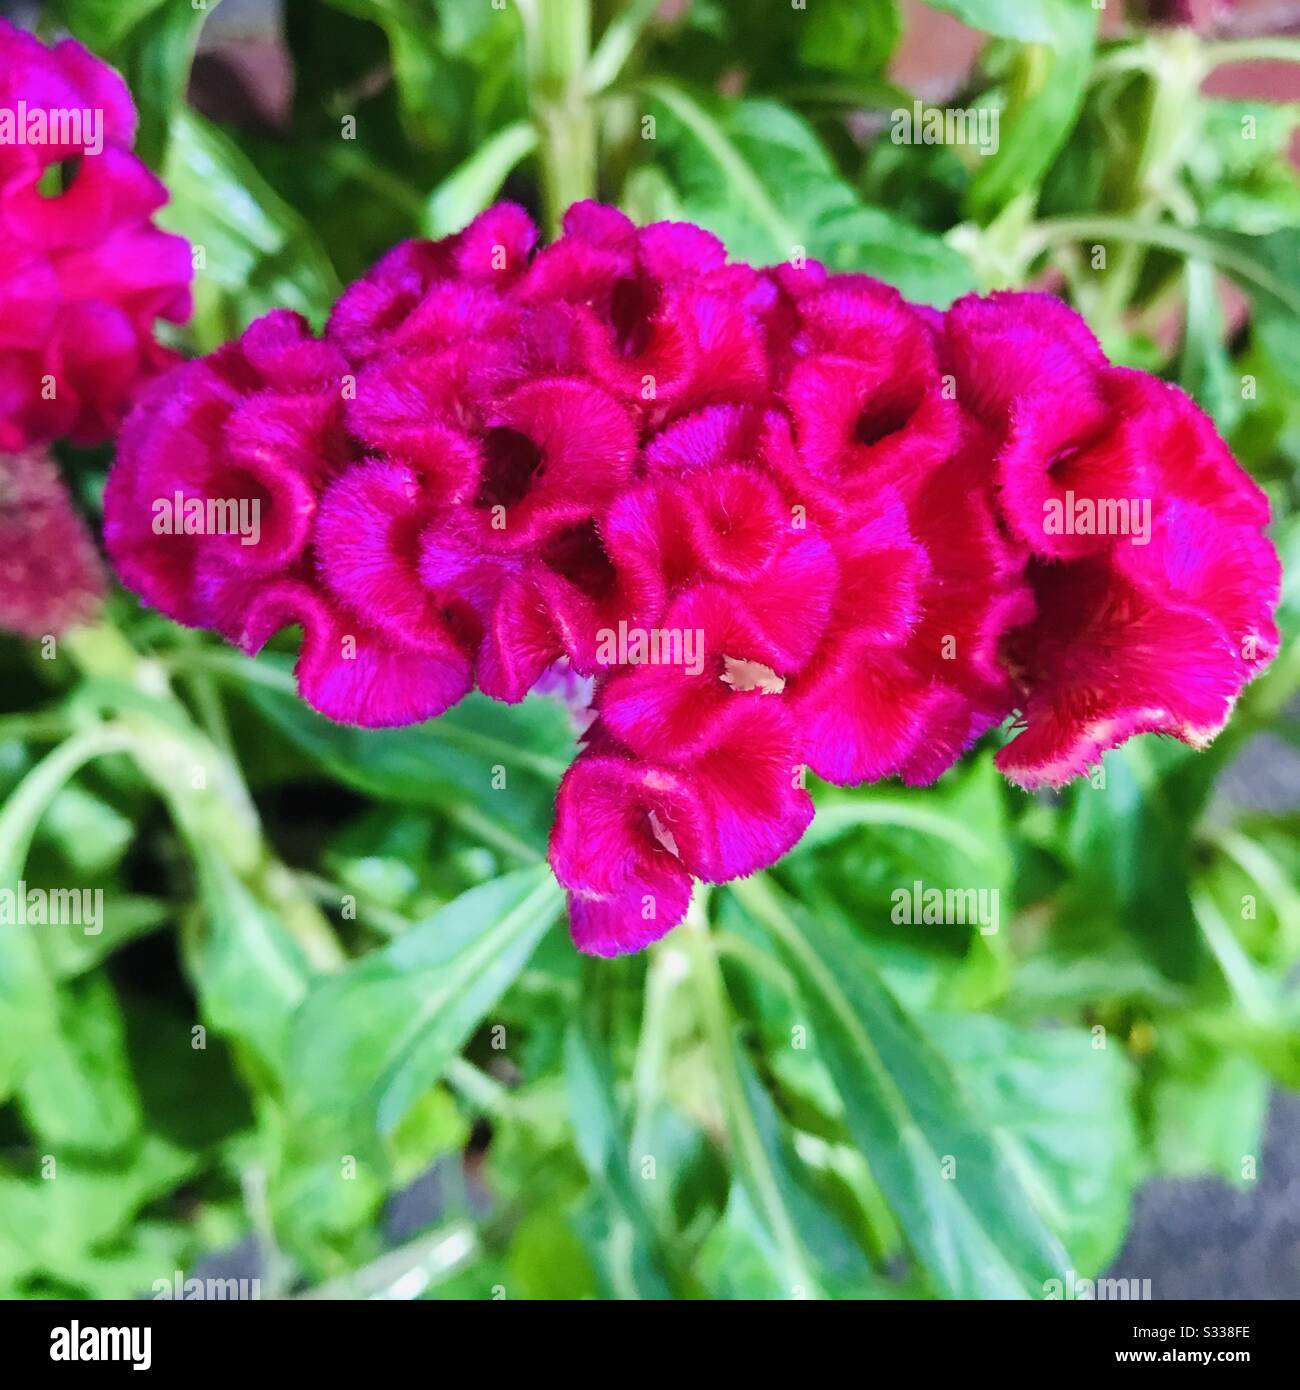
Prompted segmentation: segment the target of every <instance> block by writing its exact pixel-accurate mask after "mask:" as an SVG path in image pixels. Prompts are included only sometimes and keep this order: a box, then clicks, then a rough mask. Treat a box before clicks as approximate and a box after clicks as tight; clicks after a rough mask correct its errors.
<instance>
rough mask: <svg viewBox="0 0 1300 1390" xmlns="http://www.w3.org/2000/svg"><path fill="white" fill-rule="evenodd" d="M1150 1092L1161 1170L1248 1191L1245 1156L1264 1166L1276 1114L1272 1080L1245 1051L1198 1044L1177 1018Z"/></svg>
mask: <svg viewBox="0 0 1300 1390" xmlns="http://www.w3.org/2000/svg"><path fill="white" fill-rule="evenodd" d="M1158 1037H1159V1043H1160V1046H1159V1049H1158V1051H1157V1053H1156V1056H1155V1058H1154V1067H1153V1073H1152V1076H1151V1079H1150V1082H1149V1088H1148V1092H1147V1110H1148V1114H1149V1116H1150V1121H1149V1122H1150V1126H1151V1138H1152V1148H1153V1150H1154V1152H1155V1162H1156V1166H1157V1168H1158V1170H1159V1171H1160V1172H1162V1173H1167V1174H1169V1175H1170V1176H1171V1177H1179V1178H1190V1177H1203V1176H1205V1175H1206V1174H1208V1173H1213V1174H1216V1175H1217V1176H1219V1177H1222V1178H1225V1179H1227V1181H1228V1182H1231V1183H1234V1184H1236V1185H1237V1186H1242V1185H1243V1184H1244V1182H1245V1177H1244V1168H1243V1163H1242V1160H1243V1159H1250V1158H1254V1159H1255V1160H1256V1162H1257V1165H1258V1159H1259V1155H1260V1151H1261V1149H1262V1146H1263V1129H1264V1120H1265V1118H1266V1116H1267V1114H1268V1092H1269V1085H1268V1076H1267V1075H1266V1073H1265V1072H1264V1071H1263V1070H1262V1068H1261V1067H1260V1066H1259V1064H1258V1063H1257V1062H1255V1061H1254V1060H1253V1059H1252V1058H1250V1057H1248V1056H1245V1055H1243V1054H1241V1053H1225V1052H1224V1051H1222V1049H1221V1048H1220V1047H1218V1046H1216V1045H1213V1044H1209V1043H1206V1042H1205V1041H1203V1040H1198V1039H1197V1038H1196V1037H1195V1035H1194V1032H1193V1031H1192V1030H1191V1029H1189V1028H1187V1027H1180V1026H1179V1023H1178V1021H1177V1020H1176V1019H1171V1020H1170V1021H1169V1023H1168V1024H1162V1025H1161V1027H1160V1028H1159V1032H1158Z"/></svg>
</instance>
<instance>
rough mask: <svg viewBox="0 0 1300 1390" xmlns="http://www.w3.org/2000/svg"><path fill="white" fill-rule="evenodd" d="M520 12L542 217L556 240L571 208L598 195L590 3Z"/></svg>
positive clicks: (544, 2) (533, 2) (528, 3)
mask: <svg viewBox="0 0 1300 1390" xmlns="http://www.w3.org/2000/svg"><path fill="white" fill-rule="evenodd" d="M519 12H520V15H521V16H522V18H523V24H524V61H525V67H526V69H527V74H528V92H529V102H530V105H531V107H532V113H533V121H534V123H535V124H536V126H537V154H538V161H539V163H540V165H541V193H542V216H543V218H544V220H545V223H546V230H547V233H548V235H549V236H551V237H555V236H558V235H559V232H560V224H561V221H562V219H563V217H564V213H565V210H566V209H567V208H568V207H569V205H570V204H571V203H576V202H580V201H581V200H582V199H584V198H593V197H595V195H596V122H595V113H594V111H593V109H592V105H591V102H590V100H589V97H588V93H587V65H588V63H589V61H590V58H591V0H519Z"/></svg>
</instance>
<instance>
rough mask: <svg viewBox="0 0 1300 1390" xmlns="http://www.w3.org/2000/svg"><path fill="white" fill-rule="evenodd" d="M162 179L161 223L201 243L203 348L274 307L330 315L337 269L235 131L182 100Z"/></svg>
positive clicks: (314, 316) (198, 279) (198, 288)
mask: <svg viewBox="0 0 1300 1390" xmlns="http://www.w3.org/2000/svg"><path fill="white" fill-rule="evenodd" d="M163 181H164V182H165V183H166V184H167V186H168V188H169V189H170V190H171V195H172V197H171V202H170V203H169V204H168V205H167V206H166V207H165V208H163V210H162V211H161V212H160V213H159V214H158V221H159V223H160V224H161V225H163V226H165V227H166V228H167V229H168V230H169V231H173V232H178V233H179V234H180V235H181V236H183V237H186V238H187V239H188V240H189V241H190V243H191V244H192V245H193V246H194V247H195V248H196V249H197V250H201V252H202V260H203V264H202V265H201V266H199V267H198V268H197V269H196V273H195V297H196V302H197V304H198V312H199V317H200V326H201V327H202V328H203V335H204V336H203V341H201V342H200V344H199V346H200V347H201V348H203V349H205V350H207V349H210V348H212V347H215V346H216V345H217V343H218V342H220V341H223V340H224V338H227V337H232V336H234V334H235V333H237V332H239V331H240V330H242V329H243V328H245V327H246V326H247V325H248V324H249V323H250V322H251V321H252V320H253V319H255V318H257V317H258V316H259V315H261V314H264V313H267V312H268V311H269V310H271V309H275V308H287V309H295V310H297V311H298V312H299V313H301V314H303V315H305V316H306V317H307V318H308V319H310V320H312V322H313V323H314V324H315V325H316V326H317V327H319V326H320V324H321V323H323V321H324V318H325V315H326V314H327V313H328V311H329V309H330V307H331V305H332V304H333V302H334V300H335V299H336V298H337V297H338V295H339V291H340V288H341V287H340V285H339V283H338V277H337V276H336V275H335V273H334V268H333V266H331V265H330V262H329V258H328V256H326V254H325V252H324V250H323V249H322V248H321V246H320V243H319V242H318V241H317V239H316V237H315V235H314V234H313V232H312V230H311V228H310V227H308V226H307V224H306V223H305V222H304V221H303V219H302V218H301V217H300V216H299V214H298V213H297V212H296V211H294V209H293V208H291V207H290V206H289V204H288V203H286V202H285V201H284V200H283V199H282V198H280V196H279V195H278V194H277V193H275V192H274V190H273V189H272V188H271V187H270V186H269V185H268V184H267V183H266V181H265V180H264V179H263V178H262V176H261V175H260V174H259V173H258V172H257V170H256V169H255V168H254V167H253V165H252V163H251V162H250V161H249V160H248V158H247V157H246V156H245V155H244V154H243V153H242V152H241V150H240V149H239V147H238V146H237V145H236V144H235V142H234V141H233V140H232V139H231V138H230V136H228V135H227V134H226V133H225V132H224V131H222V130H219V129H218V128H217V127H216V126H214V125H212V124H210V123H209V122H208V121H205V120H204V119H203V117H202V116H199V115H197V114H196V113H195V112H193V111H190V110H189V109H187V108H184V107H182V108H180V109H178V110H177V112H176V114H175V119H174V120H173V122H172V127H171V141H170V143H169V145H168V149H167V158H166V162H165V164H164V167H163ZM209 339H211V340H212V341H209Z"/></svg>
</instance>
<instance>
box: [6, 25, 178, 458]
mask: <svg viewBox="0 0 1300 1390" xmlns="http://www.w3.org/2000/svg"><path fill="white" fill-rule="evenodd" d="M0 112H2V113H5V114H4V115H0V121H3V120H5V118H6V116H7V117H8V120H9V124H10V126H11V128H10V129H8V130H7V131H0V448H10V449H14V448H20V447H23V446H24V445H26V444H29V443H32V442H35V441H42V440H50V439H55V438H60V437H67V438H70V439H71V440H73V441H74V442H75V443H78V444H92V443H98V442H99V441H101V440H104V439H107V438H108V437H109V436H110V435H111V434H112V433H113V432H114V431H115V430H116V428H117V426H118V425H119V424H120V423H121V420H122V417H123V415H124V414H125V413H126V410H127V408H128V407H129V405H130V403H131V399H132V396H133V395H134V393H135V391H136V390H137V389H138V387H139V385H140V383H141V382H142V381H144V380H145V379H147V378H148V377H150V376H153V375H155V374H156V373H157V372H158V371H160V370H161V369H162V368H163V367H165V366H166V365H168V364H169V363H170V362H171V361H173V360H174V354H172V353H171V352H170V351H168V350H167V349H166V348H163V347H162V346H160V345H159V344H158V343H157V342H156V341H155V338H154V324H155V321H156V320H157V319H160V318H161V319H167V320H170V321H171V322H173V323H181V322H183V321H184V320H185V319H186V318H188V317H189V313H190V291H189V285H190V280H191V277H192V267H191V264H190V250H189V247H188V245H187V244H186V243H185V241H184V240H183V239H182V238H180V237H176V236H171V235H169V234H168V233H165V232H161V231H159V230H158V229H157V228H156V227H155V226H154V225H153V223H152V221H151V218H152V216H153V214H154V213H155V212H156V211H157V210H158V209H159V208H160V207H161V206H162V205H163V204H164V203H165V202H166V201H167V192H166V189H164V188H163V186H162V184H161V183H160V182H159V181H158V180H157V179H156V178H155V177H154V176H153V174H151V173H150V172H149V170H148V169H146V168H145V166H144V164H143V163H142V162H141V161H140V160H139V159H138V158H136V156H135V155H134V154H132V153H131V146H132V143H133V141H134V138H135V108H134V106H133V105H132V102H131V96H130V93H129V92H128V91H127V89H126V84H125V83H124V82H123V81H122V79H121V78H120V77H119V76H118V75H117V73H115V72H114V71H113V70H112V68H110V67H108V66H107V65H106V64H104V63H102V62H100V61H99V60H98V59H97V58H95V57H93V56H92V55H91V54H90V53H88V52H87V51H86V50H85V49H84V48H82V47H81V45H80V44H78V43H76V42H74V41H73V40H71V39H64V40H62V41H61V42H59V43H57V44H55V45H54V47H53V48H46V47H45V45H44V44H42V43H41V42H40V41H39V40H38V39H36V38H34V37H33V36H32V35H31V34H28V33H25V32H24V31H22V30H20V29H17V28H15V27H14V26H13V25H11V24H9V23H8V22H6V21H5V20H0Z"/></svg>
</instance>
